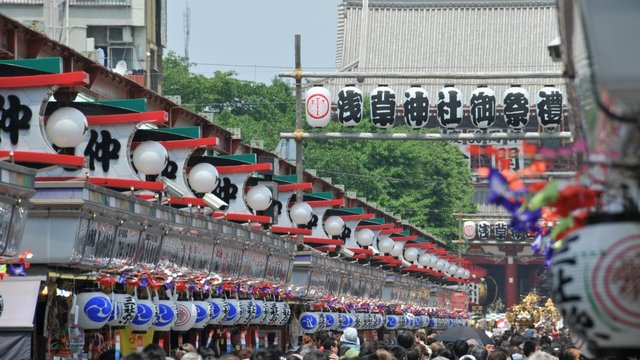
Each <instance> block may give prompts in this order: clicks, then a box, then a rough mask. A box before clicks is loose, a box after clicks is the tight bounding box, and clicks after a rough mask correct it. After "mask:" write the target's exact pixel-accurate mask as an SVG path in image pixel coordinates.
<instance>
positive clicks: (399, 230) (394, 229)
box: [380, 228, 404, 234]
mask: <svg viewBox="0 0 640 360" xmlns="http://www.w3.org/2000/svg"><path fill="white" fill-rule="evenodd" d="M403 231H404V229H403V228H393V229H384V230H382V231H380V234H396V233H399V232H403Z"/></svg>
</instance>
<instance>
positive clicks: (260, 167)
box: [216, 163, 271, 174]
mask: <svg viewBox="0 0 640 360" xmlns="http://www.w3.org/2000/svg"><path fill="white" fill-rule="evenodd" d="M216 169H217V170H218V173H219V174H237V173H248V172H252V171H265V170H271V164H269V163H259V164H247V165H228V166H216Z"/></svg>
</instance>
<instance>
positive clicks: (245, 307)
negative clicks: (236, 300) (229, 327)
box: [239, 300, 256, 325]
mask: <svg viewBox="0 0 640 360" xmlns="http://www.w3.org/2000/svg"><path fill="white" fill-rule="evenodd" d="M240 307H241V308H242V318H241V319H240V321H239V324H243V325H246V324H249V323H250V322H251V320H253V319H254V318H255V316H256V304H255V302H254V301H253V300H240Z"/></svg>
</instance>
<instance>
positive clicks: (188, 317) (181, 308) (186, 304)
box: [172, 301, 198, 331]
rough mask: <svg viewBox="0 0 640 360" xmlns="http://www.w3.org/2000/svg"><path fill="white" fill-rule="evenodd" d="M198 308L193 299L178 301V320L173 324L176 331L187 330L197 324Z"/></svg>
mask: <svg viewBox="0 0 640 360" xmlns="http://www.w3.org/2000/svg"><path fill="white" fill-rule="evenodd" d="M197 318H198V309H197V308H196V305H195V304H194V303H192V302H191V301H176V322H175V323H174V324H173V327H172V330H174V331H187V330H191V328H192V327H193V326H194V325H195V324H196V320H197Z"/></svg>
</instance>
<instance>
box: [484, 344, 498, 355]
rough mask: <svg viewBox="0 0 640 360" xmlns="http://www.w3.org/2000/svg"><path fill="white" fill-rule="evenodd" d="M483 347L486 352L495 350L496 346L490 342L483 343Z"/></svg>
mask: <svg viewBox="0 0 640 360" xmlns="http://www.w3.org/2000/svg"><path fill="white" fill-rule="evenodd" d="M484 348H485V349H487V353H492V352H494V351H495V350H496V346H495V345H494V344H492V343H487V344H485V345H484Z"/></svg>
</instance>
